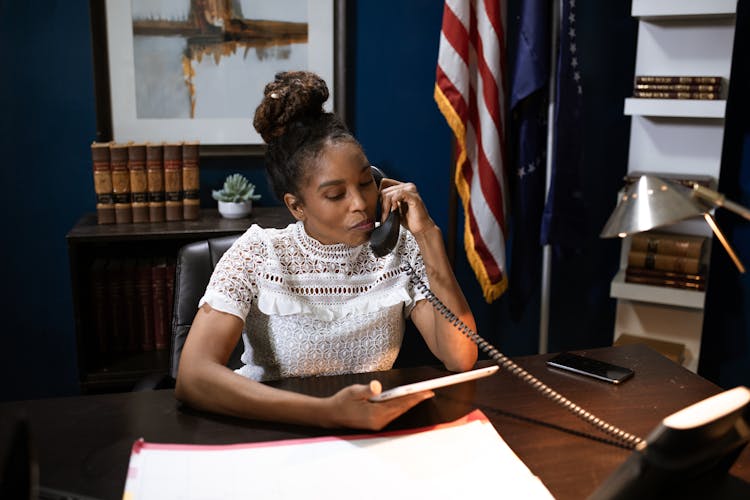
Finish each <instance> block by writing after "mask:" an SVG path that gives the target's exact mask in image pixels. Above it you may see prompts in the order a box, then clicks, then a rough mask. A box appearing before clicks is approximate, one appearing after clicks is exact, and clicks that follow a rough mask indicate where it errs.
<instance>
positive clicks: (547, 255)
mask: <svg viewBox="0 0 750 500" xmlns="http://www.w3.org/2000/svg"><path fill="white" fill-rule="evenodd" d="M560 2H562V0H559V1H558V2H552V13H551V14H552V15H551V16H550V20H551V24H552V26H551V27H550V31H551V37H550V42H551V43H550V64H549V105H548V107H547V162H546V167H547V168H546V175H545V180H544V199H545V200H546V199H547V197H548V196H549V190H550V185H551V184H552V160H553V157H554V151H555V150H554V147H555V95H556V84H557V49H558V47H557V46H558V42H559V36H558V35H559V33H558V31H559V26H560V12H561V11H562V7H561V5H560ZM551 273H552V249H551V248H550V246H549V245H544V247H543V248H542V282H541V303H540V305H539V354H546V353H547V348H548V347H549V302H550V282H551V279H550V277H551Z"/></svg>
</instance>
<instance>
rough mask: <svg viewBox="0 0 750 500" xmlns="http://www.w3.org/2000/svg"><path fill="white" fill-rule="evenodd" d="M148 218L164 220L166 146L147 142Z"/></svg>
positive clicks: (155, 220) (157, 220)
mask: <svg viewBox="0 0 750 500" xmlns="http://www.w3.org/2000/svg"><path fill="white" fill-rule="evenodd" d="M146 177H147V190H148V220H149V221H151V222H164V219H165V214H164V146H162V145H161V144H153V143H147V144H146Z"/></svg>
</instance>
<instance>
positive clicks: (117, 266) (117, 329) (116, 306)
mask: <svg viewBox="0 0 750 500" xmlns="http://www.w3.org/2000/svg"><path fill="white" fill-rule="evenodd" d="M122 281H123V280H122V261H120V260H118V259H114V260H111V261H110V262H109V264H108V265H107V285H108V287H107V291H108V293H109V296H108V299H109V305H110V314H111V316H110V320H111V324H110V330H109V339H107V341H108V347H109V352H110V353H112V354H119V353H121V352H123V350H124V347H125V335H124V334H123V332H124V331H125V329H126V324H125V323H126V321H127V318H126V316H125V307H124V304H125V300H124V296H123V288H122Z"/></svg>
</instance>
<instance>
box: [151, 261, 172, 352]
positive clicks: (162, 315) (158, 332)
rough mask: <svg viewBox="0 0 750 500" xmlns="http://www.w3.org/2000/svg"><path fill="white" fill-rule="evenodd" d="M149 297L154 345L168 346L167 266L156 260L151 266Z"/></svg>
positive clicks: (163, 347)
mask: <svg viewBox="0 0 750 500" xmlns="http://www.w3.org/2000/svg"><path fill="white" fill-rule="evenodd" d="M151 298H152V302H153V307H154V347H155V348H156V349H166V348H167V347H169V339H168V337H167V321H168V320H167V302H166V298H167V266H166V264H165V263H164V262H156V263H155V264H154V266H153V267H152V268H151Z"/></svg>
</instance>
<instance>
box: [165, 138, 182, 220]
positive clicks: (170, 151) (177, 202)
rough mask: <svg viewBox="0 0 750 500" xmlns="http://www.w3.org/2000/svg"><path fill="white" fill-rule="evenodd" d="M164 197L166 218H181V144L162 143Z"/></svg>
mask: <svg viewBox="0 0 750 500" xmlns="http://www.w3.org/2000/svg"><path fill="white" fill-rule="evenodd" d="M164 197H165V204H166V214H167V220H168V221H172V220H182V144H181V143H170V144H165V145H164Z"/></svg>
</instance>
